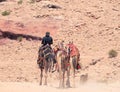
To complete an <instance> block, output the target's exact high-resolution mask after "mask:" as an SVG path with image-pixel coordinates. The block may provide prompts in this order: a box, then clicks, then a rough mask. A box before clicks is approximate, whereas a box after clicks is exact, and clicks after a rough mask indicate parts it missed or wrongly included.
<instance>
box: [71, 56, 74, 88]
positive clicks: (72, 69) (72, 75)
mask: <svg viewBox="0 0 120 92" xmlns="http://www.w3.org/2000/svg"><path fill="white" fill-rule="evenodd" d="M70 70H71V71H70V75H71V77H72V79H71V80H72V84H73V85H72V86H73V87H75V68H74V64H73V59H72V58H71V59H70Z"/></svg>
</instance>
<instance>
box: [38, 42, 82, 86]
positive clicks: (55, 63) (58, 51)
mask: <svg viewBox="0 0 120 92" xmlns="http://www.w3.org/2000/svg"><path fill="white" fill-rule="evenodd" d="M79 61H80V53H79V50H78V48H77V47H76V46H75V45H74V44H73V42H69V43H68V44H67V45H64V42H63V41H62V42H60V43H58V44H57V45H56V46H54V47H53V48H52V47H51V46H50V45H48V44H47V45H45V46H42V47H40V49H39V51H38V59H37V64H38V65H39V69H40V85H42V80H43V78H45V79H44V80H45V81H44V85H47V77H48V74H54V72H57V74H58V76H59V85H58V86H59V87H60V88H64V87H72V86H71V82H70V78H71V77H70V76H72V79H71V80H73V81H72V82H73V87H75V74H76V71H77V70H79V69H81V65H80V63H79ZM65 75H67V76H65ZM65 78H66V79H67V81H66V82H65ZM65 84H66V85H65Z"/></svg>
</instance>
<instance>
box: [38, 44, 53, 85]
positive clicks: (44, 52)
mask: <svg viewBox="0 0 120 92" xmlns="http://www.w3.org/2000/svg"><path fill="white" fill-rule="evenodd" d="M38 54H39V56H38V60H37V64H38V65H39V68H40V71H41V72H40V85H42V79H43V73H44V78H45V82H44V85H47V78H48V73H52V67H53V62H54V60H55V57H54V54H53V51H52V49H51V47H50V46H49V45H46V46H43V47H41V48H40V50H39V53H38Z"/></svg>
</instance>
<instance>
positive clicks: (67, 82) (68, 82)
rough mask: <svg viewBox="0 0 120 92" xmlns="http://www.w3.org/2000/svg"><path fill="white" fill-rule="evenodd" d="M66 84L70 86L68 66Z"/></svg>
mask: <svg viewBox="0 0 120 92" xmlns="http://www.w3.org/2000/svg"><path fill="white" fill-rule="evenodd" d="M66 86H67V87H70V68H69V67H68V69H67V81H66Z"/></svg>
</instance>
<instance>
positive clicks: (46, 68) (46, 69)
mask: <svg viewBox="0 0 120 92" xmlns="http://www.w3.org/2000/svg"><path fill="white" fill-rule="evenodd" d="M47 72H48V65H47V63H46V65H45V74H44V76H45V83H44V85H47V77H48V75H47Z"/></svg>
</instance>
